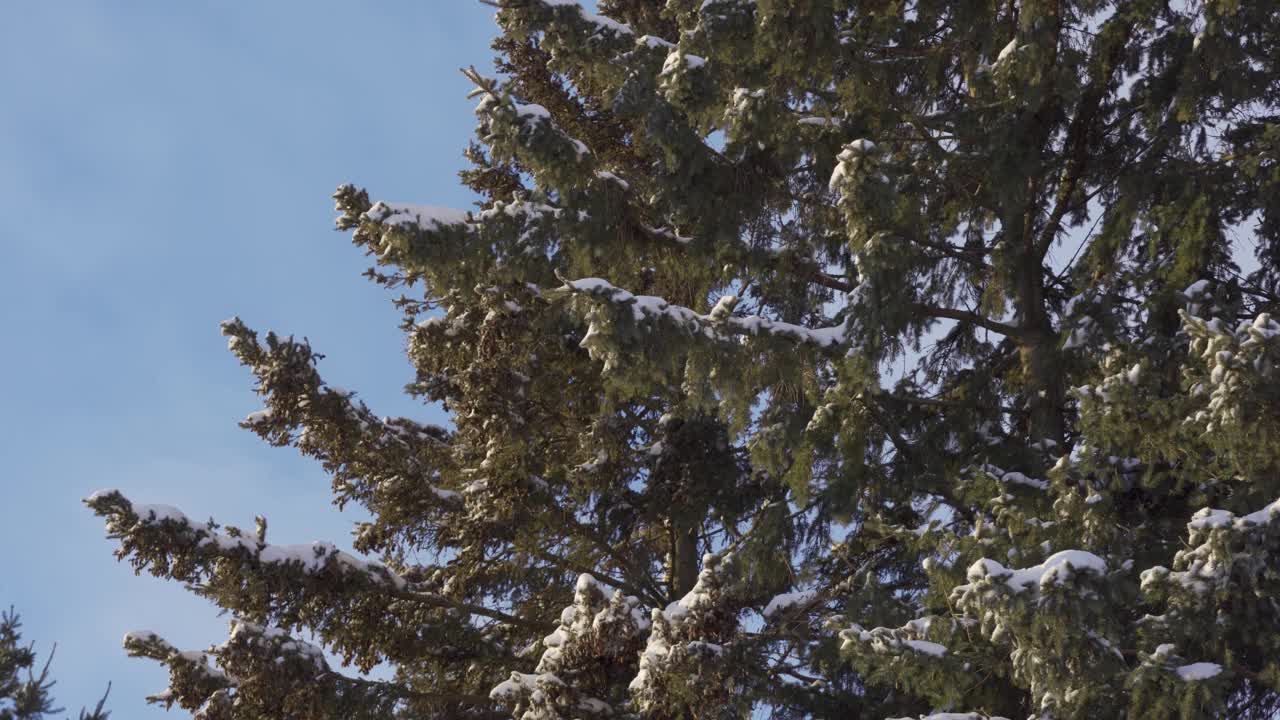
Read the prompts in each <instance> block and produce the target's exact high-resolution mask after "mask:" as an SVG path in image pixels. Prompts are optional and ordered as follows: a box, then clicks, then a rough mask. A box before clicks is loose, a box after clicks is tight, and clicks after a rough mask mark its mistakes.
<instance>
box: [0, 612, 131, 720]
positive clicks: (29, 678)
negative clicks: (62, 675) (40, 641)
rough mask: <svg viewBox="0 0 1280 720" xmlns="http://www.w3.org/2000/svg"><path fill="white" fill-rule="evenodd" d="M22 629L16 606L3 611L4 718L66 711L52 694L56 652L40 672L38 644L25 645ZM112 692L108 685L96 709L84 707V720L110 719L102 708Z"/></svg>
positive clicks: (0, 674) (21, 719)
mask: <svg viewBox="0 0 1280 720" xmlns="http://www.w3.org/2000/svg"><path fill="white" fill-rule="evenodd" d="M21 629H22V622H21V620H20V619H19V617H18V614H17V613H16V612H14V611H13V608H9V610H8V611H6V612H0V720H41V718H44V717H45V716H48V715H56V714H58V713H60V712H62V708H59V707H54V700H53V697H52V696H51V695H50V694H49V691H50V690H52V689H53V685H54V681H53V680H50V679H49V665H50V664H52V663H53V652H50V653H49V657H48V659H46V660H45V661H44V664H43V665H42V666H40V672H39V673H38V674H37V673H36V672H35V666H36V653H35V649H34V646H33V645H26V646H24V645H23V644H22V633H21V632H20V630H21ZM110 692H111V686H110V685H108V686H107V692H106V693H104V694H103V695H102V699H100V700H98V704H97V706H95V707H94V709H93V710H84V709H81V710H80V720H107V717H108V716H109V715H110V714H111V713H109V712H107V711H105V710H103V709H102V708H103V706H104V705H106V702H107V694H109V693H110Z"/></svg>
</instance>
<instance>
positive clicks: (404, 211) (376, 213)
mask: <svg viewBox="0 0 1280 720" xmlns="http://www.w3.org/2000/svg"><path fill="white" fill-rule="evenodd" d="M364 215H365V217H366V218H368V219H369V220H372V221H374V222H379V223H382V224H383V225H396V226H405V225H410V226H413V227H416V228H418V229H420V230H423V231H426V232H432V231H436V230H439V229H440V228H441V227H442V226H444V225H466V224H467V211H466V210H458V209H455V208H447V207H439V206H436V205H412V204H409V203H389V202H384V201H378V202H377V203H375V204H374V206H373V207H371V208H369V210H368V211H366V212H365V214H364Z"/></svg>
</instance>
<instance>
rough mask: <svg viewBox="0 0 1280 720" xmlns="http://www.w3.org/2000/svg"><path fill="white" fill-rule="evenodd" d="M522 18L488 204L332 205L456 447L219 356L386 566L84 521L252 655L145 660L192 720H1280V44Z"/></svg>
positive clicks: (1069, 29) (279, 369)
mask: <svg viewBox="0 0 1280 720" xmlns="http://www.w3.org/2000/svg"><path fill="white" fill-rule="evenodd" d="M495 5H496V8H497V15H496V20H497V23H498V25H499V27H500V29H501V35H500V37H499V38H498V39H497V40H496V41H495V44H494V49H495V51H496V52H497V54H498V62H497V68H496V73H494V74H486V73H483V72H480V71H478V70H475V69H468V70H467V71H466V72H467V75H468V77H470V78H471V80H472V81H474V83H475V93H474V97H475V99H476V101H477V106H476V111H475V112H476V116H477V119H478V127H477V131H476V140H475V142H474V143H473V144H472V145H471V147H470V148H468V149H467V157H468V158H469V160H470V162H471V163H472V167H471V169H469V170H467V171H465V172H464V173H463V174H462V180H463V182H464V183H465V184H466V185H467V186H468V187H469V188H471V189H472V190H474V191H475V193H476V195H477V204H476V207H475V208H473V209H471V210H468V211H463V210H451V209H443V208H437V207H431V206H419V205H408V204H401V203H396V202H387V201H381V200H379V201H375V200H374V199H373V198H371V197H370V195H369V194H368V193H367V192H366V191H364V190H360V189H357V188H355V187H353V186H343V187H341V188H339V189H338V191H337V193H336V194H335V199H336V201H337V211H338V213H339V218H338V221H337V224H338V227H339V228H340V229H342V230H344V231H351V233H352V238H353V240H354V242H355V243H356V244H357V245H358V246H360V247H362V248H364V249H365V250H367V251H368V253H369V254H370V255H371V256H373V257H374V258H375V261H374V262H375V266H374V267H373V268H371V269H370V270H369V271H368V275H369V277H370V278H371V279H372V280H374V281H375V282H376V283H378V284H380V285H383V286H386V287H390V288H397V287H399V288H404V295H403V296H402V297H401V299H400V300H399V301H398V305H399V307H400V308H402V309H403V311H404V315H405V322H404V331H405V333H406V335H407V338H408V356H409V359H410V361H411V364H412V367H413V375H412V380H411V382H409V384H408V385H407V388H406V389H407V391H408V392H409V393H411V394H413V395H414V396H416V397H419V398H421V399H422V400H423V401H425V402H431V403H440V404H441V405H442V406H443V407H444V408H445V409H446V411H447V412H448V414H449V418H450V425H449V427H447V428H446V427H437V426H433V425H428V424H423V423H420V422H417V421H414V420H412V419H407V418H387V417H380V416H379V415H377V414H375V413H374V412H373V410H371V409H370V408H368V407H366V405H365V404H364V403H363V402H362V401H361V400H360V399H359V397H358V396H357V395H355V394H354V393H351V392H347V391H344V390H340V389H338V388H335V387H332V386H330V385H327V384H326V383H325V382H324V380H323V379H322V377H321V375H320V373H319V362H318V361H319V359H320V355H319V354H317V352H316V351H315V350H314V349H313V348H312V347H311V346H310V345H309V344H308V343H306V342H304V341H299V340H297V339H296V338H294V337H293V336H288V337H284V336H280V335H276V334H273V333H267V334H266V335H265V336H262V337H260V336H259V334H258V333H257V332H255V331H254V330H252V329H250V327H249V326H247V325H246V324H244V323H243V322H241V321H240V320H238V319H234V320H231V321H228V322H227V323H225V324H224V325H223V326H222V332H223V333H224V334H225V335H226V336H227V338H228V340H229V346H230V349H231V351H232V352H233V353H234V354H235V356H236V358H238V360H239V361H240V362H241V363H242V364H243V365H244V366H245V367H246V368H248V370H249V371H250V372H251V373H252V375H253V377H254V378H255V379H256V390H257V392H258V394H259V395H261V396H262V398H263V401H264V403H265V407H264V408H263V409H262V410H259V411H257V412H254V413H253V414H252V415H250V416H249V417H248V418H247V419H246V420H245V421H244V422H243V423H242V424H243V426H244V427H245V428H246V429H248V430H251V431H253V432H255V433H257V434H258V435H260V436H261V437H262V438H263V439H264V440H265V441H267V442H268V443H270V444H272V445H277V446H286V445H288V446H293V447H295V448H296V449H297V450H299V451H301V452H302V453H303V454H305V455H308V456H311V457H313V458H315V459H317V460H318V461H319V462H320V463H321V464H322V465H323V466H324V467H325V469H326V470H327V471H328V472H329V473H330V474H331V475H332V477H333V490H334V494H335V502H336V503H338V504H339V505H344V504H347V503H355V504H358V505H360V506H363V507H364V508H365V509H367V510H368V512H369V513H370V515H371V517H372V520H371V521H369V522H367V523H362V524H360V525H359V526H358V527H357V528H356V531H355V534H354V547H355V549H356V550H357V551H358V552H360V553H362V554H364V555H366V556H369V557H376V558H377V560H370V559H361V558H357V557H355V556H354V555H351V554H348V553H346V552H342V551H339V550H337V549H336V548H335V547H334V546H332V545H329V544H324V543H315V544H311V545H303V546H292V545H277V544H271V543H269V542H268V541H267V537H266V522H265V521H263V520H261V519H260V520H259V521H258V523H257V527H256V529H255V530H242V529H238V528H236V527H231V526H220V525H218V524H217V523H215V522H213V521H212V520H210V521H208V522H200V521H197V520H194V519H192V518H191V517H188V516H187V515H184V514H183V513H181V512H180V511H178V510H177V509H175V508H170V507H167V506H160V505H143V504H135V503H134V502H133V501H132V500H130V499H128V498H126V496H125V495H123V494H122V493H120V492H118V491H103V492H100V493H97V494H95V495H94V496H92V497H91V498H89V499H88V501H87V502H88V504H89V505H90V506H91V507H92V509H93V510H94V511H95V512H96V513H98V514H99V515H101V516H102V517H103V518H105V520H106V522H107V526H108V529H109V532H110V534H111V535H112V537H114V538H117V539H118V540H119V550H118V555H119V556H120V557H121V558H123V559H127V560H128V561H129V562H131V563H133V564H134V566H135V567H136V568H138V569H139V570H143V569H146V570H149V571H150V572H152V573H154V574H156V575H159V576H163V577H168V578H172V579H174V580H177V581H179V582H183V583H186V584H187V585H188V586H189V587H190V588H191V589H192V591H194V592H196V593H198V594H200V595H202V596H205V597H207V598H209V599H211V600H212V601H214V602H215V603H216V604H217V605H218V606H220V607H222V608H225V609H226V610H227V611H229V612H230V613H232V614H233V616H234V619H233V621H232V630H231V633H230V637H229V639H228V640H227V641H226V642H225V643H223V644H221V645H217V646H214V647H212V648H210V649H208V650H206V651H197V652H183V651H180V650H179V649H177V648H174V647H172V646H171V645H169V644H168V643H167V642H165V641H164V640H163V639H162V638H160V637H159V636H157V635H155V634H152V633H136V634H132V635H130V636H129V637H128V638H127V639H126V642H125V644H126V648H127V650H128V651H129V652H130V653H131V654H134V655H142V656H146V657H150V658H154V659H156V660H158V661H160V662H162V663H164V664H165V665H167V666H168V668H169V670H170V671H171V675H172V682H171V685H170V687H169V688H168V689H167V690H165V691H164V692H163V693H161V694H160V695H158V696H156V698H155V699H156V700H157V701H160V702H164V703H166V704H171V705H172V704H176V705H178V706H180V707H182V708H186V709H188V710H192V711H195V714H196V717H199V718H209V719H211V720H213V719H222V718H242V719H248V718H294V717H297V718H303V717H305V718H321V717H326V718H339V717H341V718H375V717H376V718H387V717H399V718H497V717H515V718H520V719H522V720H539V719H549V718H605V717H635V718H651V719H654V720H658V719H664V720H665V719H675V718H697V719H705V718H749V717H766V716H767V717H778V718H802V717H814V718H837V717H838V718H886V717H910V718H917V717H935V718H973V719H977V718H995V717H1005V718H1028V717H1035V718H1044V719H1049V718H1053V719H1055V720H1056V719H1066V718H1107V717H1129V718H1168V717H1184V718H1200V717H1220V718H1228V717H1230V718H1266V717H1272V716H1273V715H1274V713H1276V712H1277V710H1278V709H1280V602H1278V601H1280V596H1278V593H1280V572H1278V571H1277V567H1280V554H1278V553H1280V518H1278V516H1280V382H1277V380H1278V378H1277V369H1276V368H1277V359H1278V358H1280V323H1277V321H1276V320H1273V319H1272V317H1271V315H1270V314H1269V313H1272V312H1275V311H1276V310H1277V304H1278V303H1280V297H1278V293H1280V202H1278V200H1280V160H1278V157H1280V115H1278V114H1277V108H1276V99H1277V98H1280V67H1278V66H1277V59H1278V58H1280V13H1276V12H1275V9H1274V7H1271V6H1270V5H1269V4H1268V3H1248V2H1244V3H1241V2H1235V1H1233V0H1208V1H1206V2H1203V3H1182V4H1175V5H1169V4H1165V3H1155V2H1146V1H1145V0H1137V1H1136V2H1123V3H1116V2H1098V1H1094V0H1055V1H1054V2H1045V1H1043V0H1010V1H1009V2H954V3H953V2H946V3H941V2H926V1H924V0H917V1H916V2H909V3H901V2H862V1H854V0H600V2H599V6H598V7H596V8H584V7H582V6H580V5H578V4H575V3H574V2H572V1H571V0H501V2H496V3H495ZM406 52H407V53H409V52H412V51H411V49H406ZM412 161H414V159H410V158H407V159H406V162H412ZM1242 264H1245V265H1242ZM1246 266H1248V267H1251V268H1252V269H1242V267H1246ZM337 351H339V352H340V351H341V349H340V348H339V349H337ZM321 648H325V649H327V650H328V651H329V652H330V653H332V656H333V657H337V658H341V660H342V661H343V662H345V663H347V664H349V665H351V666H353V667H354V668H356V669H369V668H371V667H373V666H375V665H378V664H380V663H387V664H389V665H390V666H392V667H393V668H394V676H393V677H392V678H391V679H389V680H385V681H373V680H368V679H364V678H362V677H361V676H360V675H359V674H357V673H355V672H354V671H352V670H346V671H344V670H343V669H342V668H340V667H335V664H334V663H331V662H330V660H329V659H328V658H326V656H325V655H324V654H323V653H322V652H321Z"/></svg>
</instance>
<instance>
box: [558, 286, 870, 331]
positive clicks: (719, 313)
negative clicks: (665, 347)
mask: <svg viewBox="0 0 1280 720" xmlns="http://www.w3.org/2000/svg"><path fill="white" fill-rule="evenodd" d="M860 287H861V286H859V288H854V290H853V291H852V292H851V293H850V294H849V295H850V304H854V303H855V302H856V299H857V297H858V295H859V293H860ZM565 289H567V290H571V291H574V292H579V293H585V294H588V295H593V296H596V297H600V298H603V299H606V300H608V301H609V302H612V303H615V304H619V305H629V306H630V307H631V313H632V317H633V318H634V320H635V321H636V322H637V323H639V322H642V321H644V320H646V319H657V318H662V317H665V318H667V319H669V320H671V321H672V322H674V323H675V324H676V325H679V326H681V327H683V328H685V329H687V330H690V331H692V332H694V333H696V334H701V335H704V336H706V337H708V338H713V339H724V333H723V331H724V330H730V331H736V332H738V333H743V334H747V335H779V336H783V337H789V338H792V339H794V340H798V341H800V342H802V343H812V344H814V345H818V346H819V347H823V348H834V347H838V346H840V345H843V344H845V343H847V342H849V340H850V339H851V336H852V334H853V333H852V332H851V330H852V327H853V321H852V317H851V315H846V316H845V318H844V320H843V321H842V322H841V323H840V324H839V325H834V326H832V327H825V328H817V329H812V328H807V327H803V326H801V325H793V324H791V323H786V322H781V321H777V320H770V319H768V318H763V317H760V316H758V315H745V316H734V315H730V314H729V313H728V312H727V311H725V309H724V307H723V306H722V305H721V304H719V303H717V305H716V309H713V310H712V311H711V312H710V313H707V314H706V315H703V314H700V313H697V312H695V311H693V310H691V309H689V308H686V307H681V306H679V305H672V304H671V303H668V302H667V301H666V300H664V299H662V298H660V297H657V296H654V295H633V294H631V293H630V292H627V291H626V290H623V289H622V288H619V287H615V286H614V285H612V284H610V283H609V281H608V280H604V279H601V278H582V279H580V280H570V281H568V282H566V284H565ZM596 333H598V331H597V329H596V328H594V327H592V328H589V329H588V332H587V336H588V338H590V337H592V336H593V334H596ZM583 342H584V343H587V342H588V339H587V338H584V339H583Z"/></svg>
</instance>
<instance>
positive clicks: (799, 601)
mask: <svg viewBox="0 0 1280 720" xmlns="http://www.w3.org/2000/svg"><path fill="white" fill-rule="evenodd" d="M817 596H818V594H817V593H815V592H813V591H812V590H801V591H799V592H789V593H782V594H781V595H777V596H775V597H774V598H773V599H772V600H770V601H769V604H768V605H766V606H765V608H764V612H763V613H761V614H762V615H764V616H765V617H773V615H774V613H777V612H779V611H782V610H786V609H788V608H792V607H795V606H797V605H808V604H809V603H811V602H813V599H814V598H816V597H817Z"/></svg>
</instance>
